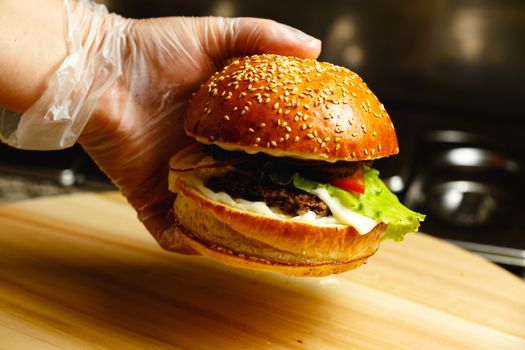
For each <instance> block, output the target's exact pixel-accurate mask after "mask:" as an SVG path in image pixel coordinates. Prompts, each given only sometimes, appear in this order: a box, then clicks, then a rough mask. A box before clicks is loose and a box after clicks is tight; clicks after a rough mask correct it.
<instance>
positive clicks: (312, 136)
mask: <svg viewBox="0 0 525 350" xmlns="http://www.w3.org/2000/svg"><path fill="white" fill-rule="evenodd" d="M306 137H308V138H309V139H313V138H314V137H315V136H314V135H313V134H306Z"/></svg>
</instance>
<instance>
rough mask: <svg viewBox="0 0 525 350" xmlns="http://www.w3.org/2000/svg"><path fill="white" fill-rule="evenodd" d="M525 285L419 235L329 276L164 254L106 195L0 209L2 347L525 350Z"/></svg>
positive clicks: (115, 200) (74, 196) (116, 198)
mask: <svg viewBox="0 0 525 350" xmlns="http://www.w3.org/2000/svg"><path fill="white" fill-rule="evenodd" d="M524 325H525V282H523V281H522V280H520V279H519V278H517V277H516V276H513V275H512V274H510V273H509V272H507V271H505V270H503V269H501V268H500V267H498V266H496V265H493V264H492V263H489V262H487V261H485V260H483V259H482V258H480V257H478V256H475V255H472V254H471V253H468V252H466V251H464V250H462V249H460V248H458V247H455V246H453V245H451V244H449V243H446V242H444V241H442V240H439V239H436V238H432V237H429V236H427V235H425V234H413V235H409V236H408V237H407V238H406V239H405V241H404V242H402V243H395V242H389V241H387V242H384V243H383V245H382V247H381V249H380V251H379V252H378V253H377V254H376V255H375V256H374V257H372V258H371V259H370V260H369V263H368V264H367V265H365V266H364V267H361V268H359V269H357V270H355V271H350V272H347V273H344V274H341V275H337V276H330V277H325V278H292V277H286V276H282V275H280V274H274V273H262V272H253V271H245V270H239V269H233V268H230V267H226V266H223V265H220V264H217V263H214V262H213V261H211V260H209V259H207V258H204V257H196V256H182V255H178V254H172V253H168V252H165V251H162V250H161V249H160V248H159V247H158V246H157V244H156V243H155V242H154V240H153V239H152V238H151V237H150V236H149V235H148V233H147V232H146V231H145V229H144V228H143V227H142V226H141V224H140V223H139V222H138V221H137V219H136V215H135V213H134V212H133V211H132V210H131V209H130V207H129V206H128V205H127V204H126V202H125V201H124V200H123V199H122V198H121V197H120V195H118V194H115V193H105V194H89V193H87V194H71V195H63V196H57V197H50V198H41V199H35V200H28V201H22V202H18V203H13V204H9V205H4V206H0V348H6V349H13V348H16V349H57V348H63V349H77V348H83V349H90V348H110V349H123V348H126V349H165V348H171V347H181V348H192V349H200V348H210V349H216V348H227V349H234V348H239V349H252V348H272V349H274V348H299V349H301V348H305V349H306V348H308V349H329V348H339V349H343V348H344V349H476V350H479V349H491V350H492V349H524V348H525V327H524Z"/></svg>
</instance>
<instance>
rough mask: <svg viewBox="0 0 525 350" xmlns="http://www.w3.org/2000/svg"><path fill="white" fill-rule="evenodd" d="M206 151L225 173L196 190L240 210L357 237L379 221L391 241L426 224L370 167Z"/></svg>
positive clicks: (196, 183)
mask: <svg viewBox="0 0 525 350" xmlns="http://www.w3.org/2000/svg"><path fill="white" fill-rule="evenodd" d="M205 151H206V153H207V155H208V158H211V159H212V162H216V163H217V162H219V163H220V164H228V169H229V170H228V171H226V172H220V174H221V175H218V174H217V173H216V172H215V173H214V172H212V174H214V175H207V176H204V177H202V176H201V177H198V178H197V177H193V184H194V186H196V187H197V188H198V189H199V190H200V191H201V192H202V193H203V194H204V195H205V196H207V197H209V198H210V199H212V200H215V201H218V202H221V203H223V204H226V205H230V206H232V207H235V208H238V209H241V210H248V211H252V212H257V213H260V214H263V215H269V216H272V217H279V218H288V219H291V220H299V221H307V222H313V223H315V224H323V225H325V224H328V225H333V224H338V225H351V226H353V227H354V228H355V229H356V230H357V231H358V232H359V233H360V234H366V233H368V232H370V231H371V230H372V229H373V228H374V227H375V226H376V225H377V224H378V223H379V222H383V223H385V224H387V225H388V226H387V231H386V233H385V236H384V238H390V239H394V240H401V239H402V238H403V236H404V235H405V234H406V233H408V232H416V231H417V230H418V227H419V225H420V221H423V219H424V215H422V214H418V213H416V212H413V211H411V210H410V209H408V208H406V207H405V206H403V205H402V204H401V203H400V202H399V200H398V199H397V197H396V196H395V195H394V194H393V193H391V192H390V191H389V190H388V188H387V187H386V186H385V184H384V183H383V182H382V181H381V180H380V179H379V172H378V171H377V170H375V169H373V168H371V167H370V164H369V163H365V162H336V163H326V162H320V161H306V160H296V159H291V158H276V157H271V156H268V155H264V154H255V155H246V154H245V153H242V152H231V151H224V150H222V149H220V148H218V147H215V146H208V147H206V150H205ZM201 163H202V161H201ZM200 166H201V167H206V168H208V165H200ZM198 167H199V165H197V167H196V168H198ZM196 168H195V169H196ZM172 170H174V171H181V170H180V169H179V170H177V169H172ZM184 171H186V170H184ZM184 171H183V172H184ZM208 174H209V173H208Z"/></svg>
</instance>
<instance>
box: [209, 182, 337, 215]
mask: <svg viewBox="0 0 525 350" xmlns="http://www.w3.org/2000/svg"><path fill="white" fill-rule="evenodd" d="M206 187H208V188H209V189H211V190H212V191H214V192H226V193H228V194H229V195H230V196H232V197H233V198H242V199H246V200H249V201H263V202H265V203H266V204H267V205H268V206H269V207H277V208H279V209H280V210H281V211H283V212H285V213H288V214H292V215H300V214H302V213H305V212H307V211H313V212H315V213H316V214H317V215H319V216H328V215H330V214H331V213H330V209H329V208H328V206H327V205H326V204H325V203H324V202H323V201H321V200H320V199H319V198H317V197H316V196H314V195H312V194H309V193H306V192H303V191H301V190H298V189H295V188H290V187H284V186H279V185H276V184H273V183H271V182H268V181H264V180H261V179H260V178H259V177H257V176H248V175H244V174H241V173H237V172H232V173H228V174H226V175H224V176H217V177H212V178H210V179H208V180H207V182H206Z"/></svg>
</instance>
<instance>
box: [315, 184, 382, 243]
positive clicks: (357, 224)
mask: <svg viewBox="0 0 525 350" xmlns="http://www.w3.org/2000/svg"><path fill="white" fill-rule="evenodd" d="M312 194H315V195H316V196H317V197H319V199H321V200H322V201H323V202H325V204H326V205H327V206H328V208H330V211H332V214H333V215H334V216H335V217H336V218H337V219H338V220H339V223H342V224H344V225H351V226H353V227H354V228H355V229H356V230H357V232H359V234H361V235H364V234H366V233H368V232H370V231H372V229H373V228H374V227H376V225H377V222H376V221H375V220H372V219H370V218H368V217H366V216H363V215H361V214H358V213H356V212H354V211H352V210H350V209H348V208H347V207H345V206H344V205H342V204H341V202H340V201H339V199H337V198H334V197H332V196H330V194H329V193H328V191H327V190H326V189H324V188H317V189H315V190H313V191H312Z"/></svg>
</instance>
